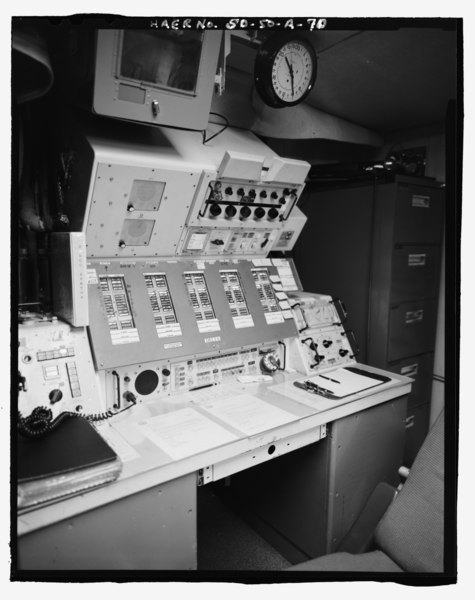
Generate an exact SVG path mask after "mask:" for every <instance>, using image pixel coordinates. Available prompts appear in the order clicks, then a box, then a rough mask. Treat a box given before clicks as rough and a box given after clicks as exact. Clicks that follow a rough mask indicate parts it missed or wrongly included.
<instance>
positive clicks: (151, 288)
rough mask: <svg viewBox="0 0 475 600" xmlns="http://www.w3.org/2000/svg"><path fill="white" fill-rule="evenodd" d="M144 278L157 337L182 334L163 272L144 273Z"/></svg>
mask: <svg viewBox="0 0 475 600" xmlns="http://www.w3.org/2000/svg"><path fill="white" fill-rule="evenodd" d="M144 278H145V285H146V286H147V292H148V297H149V300H150V305H151V307H152V313H153V318H154V321H155V328H156V330H157V335H158V337H159V338H167V337H174V336H179V335H182V331H181V327H180V323H178V320H177V318H176V313H175V309H174V308H173V302H172V298H171V294H170V289H169V287H168V282H167V277H166V275H165V273H145V274H144Z"/></svg>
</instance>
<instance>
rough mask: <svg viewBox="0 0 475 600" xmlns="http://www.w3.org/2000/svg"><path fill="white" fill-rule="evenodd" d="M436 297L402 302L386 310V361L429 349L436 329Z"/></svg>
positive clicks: (431, 346) (429, 350)
mask: <svg viewBox="0 0 475 600" xmlns="http://www.w3.org/2000/svg"><path fill="white" fill-rule="evenodd" d="M436 305H437V300H436V299H427V300H420V301H418V302H405V303H401V304H397V305H394V306H392V307H391V308H390V311H389V333H388V361H389V362H393V361H396V360H400V359H402V358H406V357H408V356H416V355H418V354H424V353H426V352H431V351H432V350H433V349H434V338H435V329H436V318H437V314H436Z"/></svg>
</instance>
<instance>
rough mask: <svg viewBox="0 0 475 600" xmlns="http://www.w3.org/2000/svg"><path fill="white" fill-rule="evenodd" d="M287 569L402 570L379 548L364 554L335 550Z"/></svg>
mask: <svg viewBox="0 0 475 600" xmlns="http://www.w3.org/2000/svg"><path fill="white" fill-rule="evenodd" d="M286 570H287V571H348V572H351V571H368V572H372V571H380V572H402V569H401V568H400V567H399V566H398V565H397V564H396V563H395V562H394V561H392V560H391V559H390V558H389V557H388V556H386V554H384V553H383V552H381V551H380V550H375V551H374V552H366V553H365V554H349V553H348V552H335V553H334V554H326V555H325V556H320V557H319V558H314V559H312V560H307V561H305V562H302V563H300V564H298V565H294V566H292V567H289V568H288V569H286Z"/></svg>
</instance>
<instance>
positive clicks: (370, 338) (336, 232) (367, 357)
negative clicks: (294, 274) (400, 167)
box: [293, 175, 445, 465]
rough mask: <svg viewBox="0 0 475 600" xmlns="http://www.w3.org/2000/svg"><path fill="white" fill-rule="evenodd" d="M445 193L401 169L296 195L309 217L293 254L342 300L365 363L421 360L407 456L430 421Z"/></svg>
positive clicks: (309, 275)
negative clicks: (382, 176)
mask: <svg viewBox="0 0 475 600" xmlns="http://www.w3.org/2000/svg"><path fill="white" fill-rule="evenodd" d="M444 200H445V192H444V189H443V187H442V186H441V184H440V183H438V182H437V181H436V180H434V179H430V178H419V177H417V178H416V177H409V176H405V175H394V176H392V177H391V178H390V179H389V178H386V179H381V180H374V181H363V182H352V183H345V184H342V183H340V184H338V185H328V184H326V185H325V186H322V185H321V184H320V185H319V184H318V183H316V182H310V183H308V184H307V188H306V196H305V197H304V199H303V200H301V203H300V204H299V207H300V209H301V210H302V212H303V213H304V214H305V215H306V216H307V219H308V221H307V224H306V226H305V228H304V230H303V232H302V233H301V235H300V237H299V239H298V241H297V243H296V245H295V247H294V251H293V258H294V260H295V263H296V267H297V269H298V272H299V275H300V279H301V282H302V285H303V288H304V289H305V290H306V291H309V292H316V293H327V294H331V295H332V296H334V297H337V298H340V299H341V300H342V301H343V302H344V304H345V306H346V308H347V311H348V323H347V327H348V328H349V329H352V330H353V332H354V334H355V338H356V340H357V343H358V346H359V355H358V357H357V359H358V360H359V361H360V362H363V363H367V364H370V365H374V366H377V367H381V368H383V369H387V370H389V371H393V372H398V373H400V372H401V371H400V369H401V368H403V369H407V368H408V367H410V366H411V365H417V369H416V381H415V384H414V390H413V392H412V394H411V396H410V399H409V403H408V415H407V418H408V421H407V424H408V428H407V441H406V453H405V454H406V455H405V463H406V464H408V465H409V464H411V463H412V460H413V459H414V456H415V454H417V451H418V449H419V447H420V445H421V444H422V441H423V439H424V437H425V435H426V433H427V428H428V424H429V414H430V400H431V390H432V371H433V357H434V346H435V334H436V325H437V307H438V299H439V298H438V297H439V282H440V269H441V251H442V250H441V249H442V236H443V222H444V212H445V207H444ZM403 374H406V373H403ZM409 376H411V375H409Z"/></svg>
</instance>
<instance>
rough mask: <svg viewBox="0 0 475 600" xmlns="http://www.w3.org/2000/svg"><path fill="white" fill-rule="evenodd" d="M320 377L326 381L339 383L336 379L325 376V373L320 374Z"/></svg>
mask: <svg viewBox="0 0 475 600" xmlns="http://www.w3.org/2000/svg"><path fill="white" fill-rule="evenodd" d="M320 377H321V378H322V379H327V380H328V381H333V383H341V382H340V381H338V379H332V378H331V377H327V376H326V375H320Z"/></svg>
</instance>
